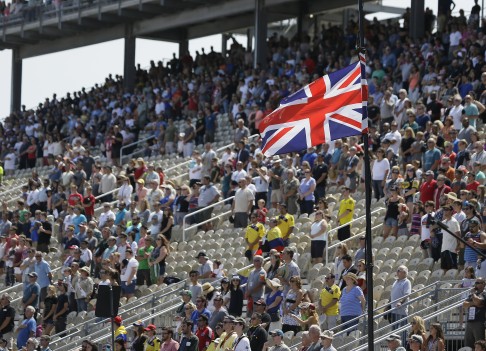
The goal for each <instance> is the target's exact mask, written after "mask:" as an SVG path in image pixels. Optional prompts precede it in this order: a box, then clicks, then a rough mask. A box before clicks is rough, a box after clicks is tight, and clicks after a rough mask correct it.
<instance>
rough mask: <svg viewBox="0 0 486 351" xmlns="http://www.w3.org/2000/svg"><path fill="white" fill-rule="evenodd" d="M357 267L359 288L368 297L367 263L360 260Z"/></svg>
mask: <svg viewBox="0 0 486 351" xmlns="http://www.w3.org/2000/svg"><path fill="white" fill-rule="evenodd" d="M356 267H357V268H358V273H357V274H356V275H357V277H358V286H359V288H360V289H361V290H363V294H364V296H366V261H365V260H359V261H358V263H357V264H356Z"/></svg>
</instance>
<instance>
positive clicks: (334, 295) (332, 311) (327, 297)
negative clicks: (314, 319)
mask: <svg viewBox="0 0 486 351" xmlns="http://www.w3.org/2000/svg"><path fill="white" fill-rule="evenodd" d="M340 297H341V290H340V289H339V286H337V285H336V284H334V285H333V286H331V287H328V286H327V285H326V286H325V287H324V288H323V289H322V291H321V295H320V296H319V300H320V301H321V306H326V305H327V304H328V303H330V302H331V301H332V300H333V299H338V300H339V298H340ZM338 314H339V301H336V303H335V304H334V305H332V306H331V307H330V308H328V309H327V310H326V312H325V315H326V316H337V315H338Z"/></svg>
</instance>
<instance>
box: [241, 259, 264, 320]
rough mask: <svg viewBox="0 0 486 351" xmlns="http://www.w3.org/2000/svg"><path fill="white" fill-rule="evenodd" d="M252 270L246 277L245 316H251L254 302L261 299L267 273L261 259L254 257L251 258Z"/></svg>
mask: <svg viewBox="0 0 486 351" xmlns="http://www.w3.org/2000/svg"><path fill="white" fill-rule="evenodd" d="M253 266H254V268H253V270H252V271H251V272H250V275H249V276H248V283H247V289H246V299H247V300H248V304H247V314H248V316H251V314H252V313H253V302H256V301H258V300H260V299H261V298H263V294H264V291H265V281H266V278H267V272H265V270H264V269H263V257H262V256H260V255H256V256H255V257H253Z"/></svg>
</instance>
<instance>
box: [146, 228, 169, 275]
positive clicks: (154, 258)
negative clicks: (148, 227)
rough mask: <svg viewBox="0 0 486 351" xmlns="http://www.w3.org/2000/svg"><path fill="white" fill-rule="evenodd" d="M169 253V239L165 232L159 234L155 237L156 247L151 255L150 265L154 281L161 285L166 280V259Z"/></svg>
mask: <svg viewBox="0 0 486 351" xmlns="http://www.w3.org/2000/svg"><path fill="white" fill-rule="evenodd" d="M169 253H170V244H169V240H167V238H166V237H165V236H164V235H163V234H159V235H157V238H156V239H155V248H154V250H153V251H152V253H151V255H150V260H149V267H150V275H151V279H152V281H153V282H155V281H157V283H158V284H159V285H160V284H162V283H163V282H164V277H165V266H166V263H165V260H166V258H167V256H168V255H169Z"/></svg>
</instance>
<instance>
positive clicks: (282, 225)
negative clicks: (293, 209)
mask: <svg viewBox="0 0 486 351" xmlns="http://www.w3.org/2000/svg"><path fill="white" fill-rule="evenodd" d="M277 221H278V224H277V227H278V228H279V229H280V232H281V233H282V238H283V239H287V237H288V236H289V235H290V234H289V229H290V228H293V227H294V223H295V222H294V216H292V215H291V214H290V213H286V214H284V215H280V216H277Z"/></svg>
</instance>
